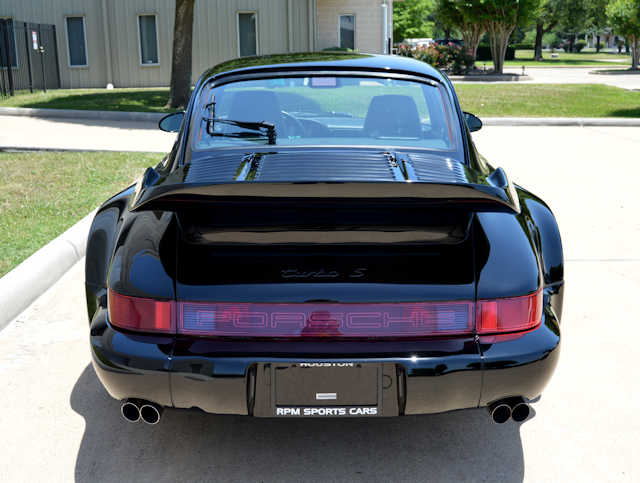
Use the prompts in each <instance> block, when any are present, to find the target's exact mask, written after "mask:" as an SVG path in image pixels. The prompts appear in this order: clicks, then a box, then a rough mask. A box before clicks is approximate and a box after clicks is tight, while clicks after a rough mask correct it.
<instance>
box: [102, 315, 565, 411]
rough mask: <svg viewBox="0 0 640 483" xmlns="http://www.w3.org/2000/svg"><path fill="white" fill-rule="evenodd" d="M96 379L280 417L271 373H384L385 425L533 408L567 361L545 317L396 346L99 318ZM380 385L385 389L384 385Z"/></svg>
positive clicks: (195, 403)
mask: <svg viewBox="0 0 640 483" xmlns="http://www.w3.org/2000/svg"><path fill="white" fill-rule="evenodd" d="M90 342H91V350H92V358H93V365H94V368H95V370H96V373H97V375H98V377H99V379H100V381H101V382H102V384H103V385H104V387H105V388H106V389H107V391H108V392H109V394H110V395H111V396H112V397H114V398H116V399H120V400H121V399H126V398H140V399H146V400H150V401H153V402H156V403H158V404H161V405H163V406H169V407H177V408H192V407H196V408H200V409H202V410H204V411H206V412H210V413H218V414H244V415H253V416H273V415H274V404H275V403H274V402H273V399H272V398H271V396H270V393H269V390H268V387H269V383H270V382H269V381H270V379H269V377H270V376H269V371H271V370H272V368H273V366H274V365H277V364H281V363H295V362H346V361H348V362H353V363H363V364H370V363H376V364H379V367H380V368H381V370H380V371H381V372H380V374H381V376H380V377H381V378H382V377H384V378H385V379H384V380H385V381H390V382H389V383H388V384H387V383H385V384H381V387H383V386H384V390H383V391H382V393H381V396H380V399H379V401H380V406H381V407H380V410H379V412H378V415H380V416H397V415H403V414H427V413H439V412H444V411H450V410H455V409H464V408H474V407H478V406H487V405H488V404H490V403H491V402H493V401H496V400H498V399H502V398H505V397H510V396H522V397H524V398H526V399H533V398H535V397H536V396H538V395H539V394H540V393H541V392H542V390H543V388H544V387H545V386H546V384H547V382H548V381H549V379H550V378H551V375H552V374H553V371H554V369H555V367H556V364H557V361H558V357H559V353H560V330H559V323H558V321H557V319H556V317H555V316H554V314H553V311H552V310H551V309H550V308H549V307H547V309H546V310H545V314H544V317H543V320H542V324H541V325H540V327H539V328H537V329H536V330H534V331H531V332H528V333H525V334H521V335H519V336H517V337H514V336H510V337H503V338H502V339H496V338H484V337H481V338H479V339H477V338H469V339H459V338H458V339H447V340H432V341H419V342H412V343H404V342H395V343H386V342H385V343H381V342H359V343H358V342H344V343H343V342H340V343H327V342H323V343H318V342H312V343H285V342H269V343H264V342H262V343H261V342H250V343H247V342H242V343H240V342H220V341H213V340H205V339H183V340H181V339H178V340H174V339H173V338H171V337H153V336H146V335H145V336H142V335H134V334H127V333H123V332H120V331H118V330H115V329H114V328H113V327H112V326H110V325H109V323H108V321H107V320H106V313H105V311H104V310H102V311H99V312H98V313H97V314H96V317H94V320H93V322H92V324H91V335H90ZM381 381H382V379H381Z"/></svg>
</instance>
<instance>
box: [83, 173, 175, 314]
mask: <svg viewBox="0 0 640 483" xmlns="http://www.w3.org/2000/svg"><path fill="white" fill-rule="evenodd" d="M133 192H134V187H133V186H130V187H129V188H127V189H126V190H124V191H122V192H121V193H119V194H118V195H116V196H115V197H113V198H111V199H110V200H109V201H107V202H106V203H105V204H104V205H103V206H102V207H100V209H99V210H98V213H97V214H96V216H95V218H94V220H93V223H92V225H91V229H90V231H89V237H88V241H87V255H86V265H85V280H86V296H87V310H88V315H89V320H91V319H92V318H93V317H94V315H95V313H96V311H97V310H98V309H99V308H106V306H107V296H106V295H107V287H111V288H113V289H114V290H116V291H118V292H121V293H124V294H127V295H132V296H139V297H149V298H163V299H174V298H175V291H174V279H173V277H174V273H175V237H176V235H175V233H176V232H175V222H174V215H173V213H168V212H155V211H147V212H141V213H133V212H131V211H130V210H129V206H130V199H131V196H132V194H133Z"/></svg>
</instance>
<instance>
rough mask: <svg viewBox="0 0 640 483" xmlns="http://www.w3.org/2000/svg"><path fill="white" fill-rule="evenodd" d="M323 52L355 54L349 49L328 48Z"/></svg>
mask: <svg viewBox="0 0 640 483" xmlns="http://www.w3.org/2000/svg"><path fill="white" fill-rule="evenodd" d="M322 51H323V52H355V50H353V49H349V48H348V47H327V48H326V49H322Z"/></svg>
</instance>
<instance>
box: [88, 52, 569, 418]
mask: <svg viewBox="0 0 640 483" xmlns="http://www.w3.org/2000/svg"><path fill="white" fill-rule="evenodd" d="M481 126H482V123H481V122H480V120H479V119H478V118H476V117H475V116H473V115H471V114H467V113H463V112H462V111H461V109H460V105H459V103H458V100H457V97H456V94H455V91H454V89H453V86H452V85H451V82H450V81H449V79H448V78H447V77H446V75H444V74H442V73H440V72H439V71H437V70H435V69H433V68H431V67H430V66H428V65H427V64H425V63H422V62H419V61H415V60H412V59H408V58H401V57H394V56H373V55H361V54H336V53H322V54H297V55H296V54H289V55H286V56H269V57H255V58H245V59H239V60H234V61H230V62H227V63H224V64H221V65H219V66H217V67H214V68H213V69H211V70H209V71H207V72H205V73H204V74H203V75H202V77H201V78H200V80H199V81H198V83H197V85H196V87H195V89H194V91H193V95H192V97H191V101H190V103H189V106H188V108H187V110H186V112H184V113H182V112H180V113H174V114H171V115H169V116H167V117H165V118H164V119H163V120H162V121H161V122H160V128H161V129H164V130H167V131H172V132H177V133H178V135H177V140H176V142H175V145H174V147H173V149H172V150H171V152H170V153H169V154H168V155H167V156H166V157H165V158H164V160H163V161H162V162H161V163H160V164H158V165H157V166H156V167H152V168H148V169H147V170H146V171H145V172H144V174H143V175H142V177H141V178H140V179H139V181H138V182H137V183H136V184H135V185H133V186H130V187H128V188H127V189H125V190H124V191H122V192H120V193H118V194H116V195H115V196H113V197H112V198H111V199H109V200H108V201H106V202H105V203H104V204H103V205H102V207H101V208H100V209H99V211H98V213H97V215H96V217H95V220H94V221H93V225H92V227H91V231H90V234H89V239H88V245H87V256H86V293H87V305H88V311H89V320H90V325H91V327H90V342H91V351H92V356H93V365H94V367H95V370H96V373H97V375H98V377H99V378H100V380H101V381H102V383H103V385H104V387H105V388H106V389H107V391H108V392H109V394H110V395H111V396H112V397H114V398H116V399H118V400H121V401H122V406H121V411H122V415H123V416H124V418H126V419H127V420H129V421H132V422H135V421H140V420H142V421H145V422H147V423H149V424H155V423H157V422H159V421H160V419H161V415H162V410H163V408H166V407H169V408H194V409H200V410H203V411H206V412H209V413H219V414H244V415H250V416H257V417H305V416H309V417H359V416H366V417H381V416H402V415H410V414H425V413H438V412H444V411H450V410H456V409H464V408H477V407H488V408H489V410H490V411H489V412H490V414H491V416H492V418H493V420H494V421H496V422H505V421H507V420H509V419H511V418H512V419H514V420H516V421H522V420H524V419H526V418H527V417H528V416H529V403H530V401H531V400H532V399H534V398H536V397H537V396H538V395H539V394H540V393H541V392H542V390H543V388H544V387H545V385H546V384H547V382H548V381H549V379H550V377H551V375H552V373H553V371H554V369H555V366H556V364H557V361H558V357H559V349H560V317H561V312H562V299H563V285H564V282H563V255H562V246H561V241H560V235H559V231H558V226H557V224H556V221H555V218H554V216H553V214H552V213H551V211H550V210H549V208H548V207H547V205H546V204H545V203H544V202H543V201H542V200H541V199H539V198H538V197H536V196H535V195H534V194H532V193H530V192H529V191H527V190H525V189H524V188H522V187H520V186H518V185H515V184H513V183H512V182H511V181H510V180H509V178H508V177H507V175H506V173H505V172H504V171H503V170H502V169H500V168H494V167H492V166H491V165H490V164H489V163H488V162H487V161H486V160H485V159H484V158H482V157H481V156H480V155H479V154H478V153H477V151H476V149H475V147H474V144H473V141H472V139H471V135H470V131H474V130H477V129H480V127H481Z"/></svg>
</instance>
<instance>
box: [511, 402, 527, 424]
mask: <svg viewBox="0 0 640 483" xmlns="http://www.w3.org/2000/svg"><path fill="white" fill-rule="evenodd" d="M530 413H531V408H530V407H529V403H527V402H526V401H525V400H524V399H521V400H520V401H518V402H516V403H515V404H514V405H513V406H512V407H511V417H512V418H513V420H514V421H516V422H518V423H521V422H522V421H525V420H526V419H527V418H528V417H529V414H530Z"/></svg>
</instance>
